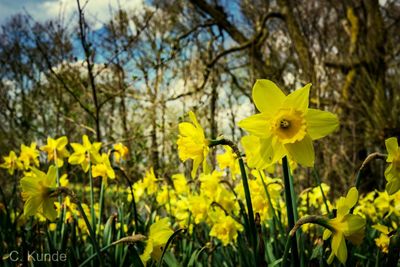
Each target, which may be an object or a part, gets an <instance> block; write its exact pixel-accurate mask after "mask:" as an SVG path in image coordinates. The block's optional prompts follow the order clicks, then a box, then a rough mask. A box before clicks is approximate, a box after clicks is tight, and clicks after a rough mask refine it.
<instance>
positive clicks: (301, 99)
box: [283, 83, 311, 114]
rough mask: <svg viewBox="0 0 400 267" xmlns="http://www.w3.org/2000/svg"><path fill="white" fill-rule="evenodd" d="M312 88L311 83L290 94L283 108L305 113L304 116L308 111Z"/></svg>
mask: <svg viewBox="0 0 400 267" xmlns="http://www.w3.org/2000/svg"><path fill="white" fill-rule="evenodd" d="M310 87H311V83H309V84H307V85H306V86H304V87H303V88H301V89H297V90H296V91H294V92H292V93H291V94H289V95H288V96H287V97H286V99H285V101H284V103H283V106H285V107H287V108H293V109H295V110H298V111H301V112H303V114H306V112H307V109H308V97H309V95H310Z"/></svg>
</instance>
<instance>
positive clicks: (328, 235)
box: [322, 229, 332, 240]
mask: <svg viewBox="0 0 400 267" xmlns="http://www.w3.org/2000/svg"><path fill="white" fill-rule="evenodd" d="M331 235H332V232H331V231H330V230H328V229H325V231H324V233H323V235H322V239H324V240H327V239H328V238H329V237H330V236H331Z"/></svg>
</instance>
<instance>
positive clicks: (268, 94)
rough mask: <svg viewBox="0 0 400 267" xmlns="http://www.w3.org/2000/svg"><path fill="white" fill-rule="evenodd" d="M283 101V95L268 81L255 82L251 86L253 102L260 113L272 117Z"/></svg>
mask: <svg viewBox="0 0 400 267" xmlns="http://www.w3.org/2000/svg"><path fill="white" fill-rule="evenodd" d="M284 100H285V94H284V93H283V92H282V90H281V89H279V87H278V86H276V84H275V83H273V82H272V81H270V80H257V81H256V83H255V84H254V86H253V101H254V104H255V105H256V107H257V109H258V110H259V111H260V112H263V113H267V114H268V115H270V116H272V115H273V114H274V113H275V112H276V111H277V110H278V109H279V108H280V107H281V105H282V103H283V101H284Z"/></svg>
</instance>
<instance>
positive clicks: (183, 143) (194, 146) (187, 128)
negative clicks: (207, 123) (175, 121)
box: [176, 111, 209, 177]
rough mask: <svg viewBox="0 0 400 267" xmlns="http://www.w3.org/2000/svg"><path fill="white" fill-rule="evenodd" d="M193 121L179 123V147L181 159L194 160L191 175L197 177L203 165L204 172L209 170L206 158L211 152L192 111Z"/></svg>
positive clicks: (191, 117) (190, 115)
mask: <svg viewBox="0 0 400 267" xmlns="http://www.w3.org/2000/svg"><path fill="white" fill-rule="evenodd" d="M189 117H190V119H191V121H192V123H190V122H182V123H179V126H178V127H179V138H178V141H177V142H176V143H177V145H178V152H179V158H180V159H181V160H182V161H186V160H188V159H192V160H193V168H192V172H191V175H192V177H195V176H196V172H197V169H198V168H199V166H200V164H201V163H203V172H206V170H207V162H206V157H207V154H208V151H209V147H208V140H207V139H206V138H205V136H204V130H203V128H202V127H201V125H200V124H199V123H198V121H197V119H196V116H195V115H194V113H193V112H192V111H190V112H189Z"/></svg>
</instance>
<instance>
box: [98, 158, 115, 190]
mask: <svg viewBox="0 0 400 267" xmlns="http://www.w3.org/2000/svg"><path fill="white" fill-rule="evenodd" d="M92 175H93V177H102V178H103V182H104V183H105V185H107V181H108V180H107V178H110V179H115V172H114V169H113V168H112V167H111V163H110V160H109V158H108V155H107V154H106V153H103V154H102V155H101V161H100V162H98V163H97V164H94V165H93V166H92Z"/></svg>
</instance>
